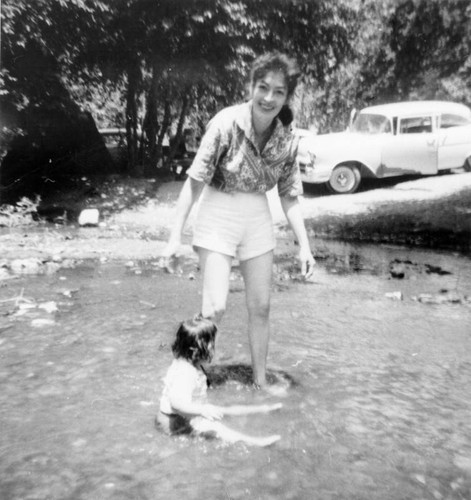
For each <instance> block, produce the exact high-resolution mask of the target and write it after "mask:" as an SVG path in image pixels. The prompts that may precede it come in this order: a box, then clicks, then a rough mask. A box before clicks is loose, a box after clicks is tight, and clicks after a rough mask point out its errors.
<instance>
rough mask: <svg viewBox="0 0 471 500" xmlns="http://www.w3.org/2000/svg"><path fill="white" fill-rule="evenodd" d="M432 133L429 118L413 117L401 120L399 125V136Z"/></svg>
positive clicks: (430, 119) (430, 118)
mask: <svg viewBox="0 0 471 500" xmlns="http://www.w3.org/2000/svg"><path fill="white" fill-rule="evenodd" d="M427 132H428V133H430V132H432V117H431V116H415V117H411V118H402V119H401V121H400V125H399V133H400V134H423V133H427Z"/></svg>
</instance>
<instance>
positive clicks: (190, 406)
mask: <svg viewBox="0 0 471 500" xmlns="http://www.w3.org/2000/svg"><path fill="white" fill-rule="evenodd" d="M170 404H171V405H172V409H173V410H174V411H175V412H176V413H179V414H180V415H183V416H184V417H188V418H191V417H197V416H201V417H205V418H207V419H209V420H219V419H221V418H222V416H223V414H224V413H223V408H220V407H218V406H214V405H210V404H204V403H195V402H193V401H192V400H191V398H190V399H188V398H186V397H183V396H178V395H173V396H172V397H171V398H170Z"/></svg>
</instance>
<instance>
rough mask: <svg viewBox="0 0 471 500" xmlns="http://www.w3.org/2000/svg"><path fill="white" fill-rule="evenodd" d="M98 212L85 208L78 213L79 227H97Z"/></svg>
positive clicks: (94, 209)
mask: <svg viewBox="0 0 471 500" xmlns="http://www.w3.org/2000/svg"><path fill="white" fill-rule="evenodd" d="M99 218H100V212H99V211H98V209H96V208H86V209H85V210H82V211H81V212H80V215H79V218H78V223H79V225H80V226H97V225H98V219H99Z"/></svg>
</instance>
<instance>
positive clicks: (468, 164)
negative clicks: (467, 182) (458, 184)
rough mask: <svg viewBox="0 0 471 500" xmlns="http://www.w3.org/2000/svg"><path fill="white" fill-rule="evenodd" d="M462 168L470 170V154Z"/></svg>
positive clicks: (466, 170)
mask: <svg viewBox="0 0 471 500" xmlns="http://www.w3.org/2000/svg"><path fill="white" fill-rule="evenodd" d="M463 168H464V170H465V172H471V156H468V158H466V160H465V161H464V165H463Z"/></svg>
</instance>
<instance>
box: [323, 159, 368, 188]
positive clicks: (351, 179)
mask: <svg viewBox="0 0 471 500" xmlns="http://www.w3.org/2000/svg"><path fill="white" fill-rule="evenodd" d="M360 181H361V175H360V170H358V167H356V166H354V165H339V166H338V167H335V168H334V170H333V171H332V175H331V176H330V179H329V180H328V181H327V183H326V184H327V189H328V190H329V191H330V192H331V193H335V194H348V193H354V192H355V191H356V190H357V189H358V186H359V185H360Z"/></svg>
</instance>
